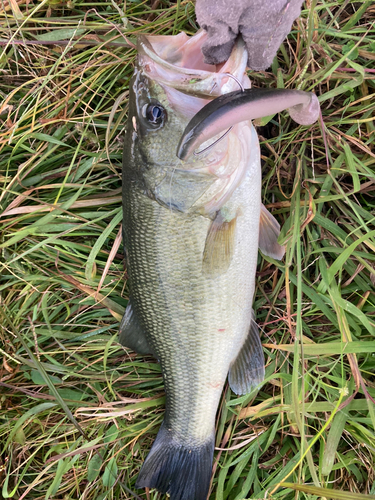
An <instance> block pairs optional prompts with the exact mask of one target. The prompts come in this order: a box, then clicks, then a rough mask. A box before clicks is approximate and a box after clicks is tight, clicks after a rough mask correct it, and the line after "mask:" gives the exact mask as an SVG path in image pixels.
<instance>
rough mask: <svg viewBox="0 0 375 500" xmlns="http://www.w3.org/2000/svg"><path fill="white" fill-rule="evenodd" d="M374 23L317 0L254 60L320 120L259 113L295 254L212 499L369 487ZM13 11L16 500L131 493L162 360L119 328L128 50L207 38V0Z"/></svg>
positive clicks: (269, 185) (268, 265)
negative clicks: (198, 5)
mask: <svg viewBox="0 0 375 500" xmlns="http://www.w3.org/2000/svg"><path fill="white" fill-rule="evenodd" d="M374 18H375V6H374V3H373V2H372V1H362V2H353V1H350V0H345V1H342V0H332V1H330V2H329V1H326V0H313V1H311V0H309V1H307V2H306V3H305V4H304V7H303V11H302V14H301V17H300V19H299V20H297V21H296V22H295V23H294V25H293V28H292V32H291V33H290V35H289V37H288V39H287V40H286V41H285V42H284V43H283V45H282V47H281V48H280V50H279V52H278V55H277V57H276V58H275V60H274V63H273V65H272V67H271V68H269V70H268V71H264V72H250V74H249V75H250V78H251V79H252V81H253V85H254V86H258V87H260V86H264V87H279V88H283V87H285V88H292V89H294V88H299V89H302V90H308V91H313V92H315V93H316V94H317V95H318V97H319V101H320V103H321V109H322V119H321V121H320V122H319V123H316V124H315V125H313V126H309V127H303V126H297V125H296V124H295V123H293V122H292V121H291V120H290V118H289V117H288V114H287V113H281V114H280V115H276V116H274V117H272V118H271V119H270V121H269V122H268V123H265V121H263V122H262V123H258V126H259V127H258V129H257V130H258V133H259V135H260V138H261V144H262V159H263V202H264V203H265V205H266V206H267V208H268V209H269V210H270V211H272V213H273V214H274V215H275V217H276V218H277V219H278V220H279V222H280V224H281V225H282V235H281V239H280V241H281V242H283V243H285V244H286V256H285V258H284V261H283V262H277V261H273V260H272V259H268V258H265V257H263V256H261V255H259V266H258V273H257V289H256V296H255V304H254V306H255V310H256V316H257V321H258V324H259V325H260V328H261V332H262V342H263V344H264V349H265V354H266V362H267V366H266V380H265V383H264V385H262V387H261V388H260V389H259V391H255V392H254V393H252V394H250V395H248V396H244V397H240V398H238V397H236V396H235V395H234V394H233V393H231V391H230V389H229V388H228V387H226V388H225V391H224V393H223V399H222V404H221V406H220V409H219V413H218V416H217V432H216V436H217V440H216V446H217V448H218V449H217V451H216V452H215V461H214V470H213V476H212V488H211V497H210V498H211V499H220V500H224V499H229V500H241V499H243V498H252V499H258V498H262V499H263V498H267V499H270V498H275V499H276V498H277V499H282V500H292V499H294V500H295V499H298V500H301V499H310V500H312V499H318V498H327V499H328V498H332V499H346V500H355V499H365V498H375V496H374V495H375V485H374V459H375V437H374V429H375V411H374V399H373V398H375V378H374V368H375V357H374V356H375V340H374V335H375V318H374V311H375V309H374V302H375V295H374V283H375V268H374V260H375V257H374V249H375V238H374V237H375V226H374V206H375V203H374V199H375V198H374V194H375V187H374V186H375V177H374V164H375V153H374V150H375V148H374V147H373V144H374V137H375V134H374V130H375V127H374V122H373V119H374V109H375V94H374V88H375V70H374V61H375V28H374ZM0 22H1V26H2V29H1V33H0V43H1V52H0V186H1V189H0V245H1V248H0V252H1V257H0V259H1V260H0V339H1V343H0V346H1V347H0V356H1V366H0V488H1V489H0V497H3V498H14V499H17V500H21V499H25V500H31V499H33V500H34V499H53V500H58V499H61V500H78V499H82V500H104V499H126V498H133V496H134V495H133V494H132V493H131V491H133V490H134V484H135V480H136V477H137V473H138V471H139V468H140V465H141V464H142V462H143V460H144V458H145V456H146V454H147V452H148V451H149V449H150V446H151V443H152V441H153V439H154V437H155V434H156V432H157V430H158V428H159V425H160V423H161V421H162V417H163V411H164V406H163V405H164V397H163V384H162V379H161V373H160V368H159V365H158V364H157V362H156V361H155V360H154V359H153V358H151V357H142V356H138V355H136V354H135V353H133V352H131V351H130V350H127V349H125V348H123V347H121V346H120V345H119V344H118V338H117V332H118V326H119V320H120V318H121V316H122V313H123V311H124V308H125V306H126V304H127V299H128V289H127V286H126V277H127V276H126V270H125V262H124V256H123V249H122V245H121V229H120V227H121V218H122V213H121V192H120V190H121V156H122V134H123V127H124V123H125V117H126V113H127V95H128V91H127V89H128V83H129V79H130V77H131V74H132V71H133V63H134V57H135V50H134V49H133V45H132V44H133V43H134V41H135V36H136V35H137V34H139V33H152V34H177V33H178V32H179V31H181V30H184V31H186V32H187V33H188V34H194V33H195V32H196V30H197V29H198V27H197V25H196V22H195V16H194V4H193V3H192V2H189V1H178V2H177V3H175V2H169V1H166V0H161V1H158V0H155V1H154V2H147V1H143V2H142V1H138V0H131V1H128V2H119V1H117V2H115V1H114V0H112V1H109V0H108V1H106V2H104V1H97V2H89V1H87V0H82V1H80V0H76V1H71V0H68V1H66V2H65V1H63V2H60V1H59V0H49V1H48V0H43V1H41V2H39V1H36V0H26V1H25V0H5V2H2V3H1V5H0ZM136 493H137V494H138V495H139V496H138V498H142V499H145V498H152V499H153V498H156V496H157V493H156V492H155V491H150V492H144V490H137V491H136ZM366 494H367V495H372V496H371V497H369V496H365V495H366Z"/></svg>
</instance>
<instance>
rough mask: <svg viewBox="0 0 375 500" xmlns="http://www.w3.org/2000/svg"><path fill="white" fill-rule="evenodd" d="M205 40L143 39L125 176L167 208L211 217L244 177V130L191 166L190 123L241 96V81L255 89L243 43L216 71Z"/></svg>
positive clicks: (133, 83) (197, 37)
mask: <svg viewBox="0 0 375 500" xmlns="http://www.w3.org/2000/svg"><path fill="white" fill-rule="evenodd" d="M206 36H207V35H206V33H205V32H204V31H201V32H198V34H197V35H195V36H193V37H188V36H187V35H186V34H185V33H180V34H179V35H177V36H149V37H146V36H141V37H139V38H138V57H137V63H136V68H135V72H134V75H133V78H132V80H131V83H130V96H129V116H128V124H127V130H126V141H125V149H124V169H131V170H132V172H133V176H136V177H137V178H138V179H140V180H141V182H142V183H143V186H144V190H145V192H146V193H147V195H148V196H150V197H151V198H153V199H155V200H156V201H158V202H159V203H161V204H163V205H165V206H167V207H168V208H171V209H175V210H179V211H182V212H190V213H191V212H196V213H200V214H203V215H209V216H210V215H211V214H213V213H215V211H216V210H217V209H218V208H220V206H222V205H223V204H224V203H225V201H226V200H227V199H228V197H229V196H230V194H231V193H232V192H233V190H234V189H235V187H236V186H237V185H238V183H239V181H240V179H241V176H242V175H243V173H244V161H246V158H247V157H248V150H247V148H248V145H245V144H244V141H243V137H242V136H241V133H240V134H239V133H238V132H239V129H241V125H240V124H239V125H236V126H235V127H234V128H233V131H232V132H231V133H230V134H228V135H227V136H226V137H225V138H224V139H223V140H221V141H219V143H218V144H217V145H215V147H213V148H212V149H211V150H210V152H209V153H207V154H203V155H198V156H192V157H191V158H189V159H188V160H187V161H185V160H181V159H179V158H178V157H177V155H176V149H177V145H178V143H179V140H180V138H181V136H182V134H183V132H184V130H185V127H186V125H187V124H188V123H189V121H190V119H191V118H192V117H193V116H194V115H195V114H196V113H197V112H198V111H199V110H200V109H201V108H203V107H204V106H205V105H206V104H207V103H208V102H209V101H211V100H213V99H214V98H215V97H218V96H220V95H222V94H225V93H227V92H231V91H234V90H237V89H238V88H239V84H238V82H237V81H236V79H237V80H238V81H240V82H241V84H242V85H243V86H244V87H245V88H248V87H249V86H250V82H249V80H248V78H247V76H246V74H245V70H246V61H247V53H246V49H245V46H244V43H243V42H242V41H241V40H239V41H238V42H237V44H236V46H235V48H234V50H233V52H232V55H231V57H230V58H229V60H228V61H227V62H226V63H225V64H224V65H220V66H213V65H208V64H206V63H205V62H204V59H203V54H202V52H201V46H202V44H203V42H204V40H205V39H206ZM228 73H229V74H231V75H233V76H234V77H235V79H233V78H231V77H230V76H228ZM242 128H243V127H242ZM242 135H243V134H242ZM240 136H241V138H240ZM214 140H215V138H214V139H213V141H214ZM213 141H212V142H213ZM239 172H240V174H241V175H239Z"/></svg>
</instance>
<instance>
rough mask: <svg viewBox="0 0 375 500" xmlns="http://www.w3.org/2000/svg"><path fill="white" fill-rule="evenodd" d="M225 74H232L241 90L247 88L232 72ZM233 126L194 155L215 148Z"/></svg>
mask: <svg viewBox="0 0 375 500" xmlns="http://www.w3.org/2000/svg"><path fill="white" fill-rule="evenodd" d="M224 75H227V76H230V77H231V78H233V80H235V81H236V82H237V83H238V85H239V87H240V89H241V92H244V90H245V88H244V86H243V85H242V83H241V82H240V81H239V79H238V78H237V77H236V76H234V75H232V74H231V73H224ZM232 128H233V125H232V126H231V127H229V128H228V130H227V131H226V132H224V134H223V135H221V136H220V137H219V138H218V139H216V141H214V142H213V143H212V144H210V145H209V146H207V147H206V148H204V149H201V150H200V151H194V152H193V154H194V156H199V155H201V154H202V153H205V152H206V151H208V150H209V149H211V148H213V147H214V146H215V145H216V144H217V143H218V142H220V141H221V140H222V139H224V137H225V136H227V135H228V134H229V132H230V131H231V130H232Z"/></svg>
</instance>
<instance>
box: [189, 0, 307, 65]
mask: <svg viewBox="0 0 375 500" xmlns="http://www.w3.org/2000/svg"><path fill="white" fill-rule="evenodd" d="M302 2H303V0H197V4H196V8H195V12H196V15H197V20H198V23H199V24H200V26H201V27H202V28H203V29H205V30H206V31H207V33H208V40H207V41H206V42H205V43H204V45H203V47H202V52H203V54H204V56H205V60H206V63H208V64H219V63H221V62H224V61H226V60H227V59H228V58H229V56H230V53H231V51H232V48H233V45H234V42H235V39H236V38H237V36H238V34H239V33H241V35H242V38H243V39H244V41H245V44H246V46H247V51H248V54H249V56H248V57H249V58H248V66H249V68H251V69H254V70H263V69H266V68H268V67H269V66H270V65H271V63H272V60H273V58H274V57H275V55H276V52H277V50H278V48H279V47H280V45H281V43H282V41H283V40H284V38H285V37H286V36H287V34H288V33H289V31H290V29H291V27H292V24H293V21H294V20H295V19H296V18H297V17H298V16H299V15H300V12H301V5H302Z"/></svg>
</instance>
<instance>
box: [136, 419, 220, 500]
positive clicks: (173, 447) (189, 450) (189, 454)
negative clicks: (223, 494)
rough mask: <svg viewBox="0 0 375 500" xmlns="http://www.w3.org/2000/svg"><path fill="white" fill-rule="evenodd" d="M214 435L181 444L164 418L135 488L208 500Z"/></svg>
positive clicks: (178, 498)
mask: <svg viewBox="0 0 375 500" xmlns="http://www.w3.org/2000/svg"><path fill="white" fill-rule="evenodd" d="M213 452H214V435H212V437H211V438H210V439H209V440H208V441H207V442H206V443H203V444H202V445H201V446H192V447H187V446H185V445H182V444H180V443H179V442H178V441H177V439H176V438H175V437H173V436H172V433H171V432H170V431H168V429H166V427H165V424H164V422H163V424H162V426H161V427H160V430H159V432H158V435H157V436H156V439H155V442H154V444H153V445H152V448H151V451H150V453H149V454H148V456H147V458H146V460H145V463H144V464H143V466H142V469H141V471H140V473H139V476H138V479H137V483H136V485H135V486H136V488H144V487H146V486H147V487H148V488H156V489H157V490H158V491H160V492H161V493H168V494H169V495H170V498H171V500H206V498H207V495H208V489H209V486H210V478H211V470H212V458H213Z"/></svg>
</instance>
